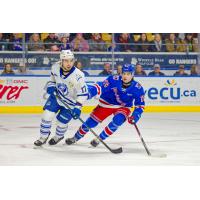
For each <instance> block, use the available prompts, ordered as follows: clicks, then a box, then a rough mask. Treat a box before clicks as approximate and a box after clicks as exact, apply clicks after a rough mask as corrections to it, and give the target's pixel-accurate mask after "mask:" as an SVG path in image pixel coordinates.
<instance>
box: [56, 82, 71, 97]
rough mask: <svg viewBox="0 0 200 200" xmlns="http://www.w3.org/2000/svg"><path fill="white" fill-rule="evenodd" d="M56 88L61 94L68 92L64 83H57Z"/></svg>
mask: <svg viewBox="0 0 200 200" xmlns="http://www.w3.org/2000/svg"><path fill="white" fill-rule="evenodd" d="M57 87H58V90H59V91H60V92H61V93H62V94H63V95H67V94H68V93H69V91H68V88H67V86H66V85H65V84H64V83H58V85H57Z"/></svg>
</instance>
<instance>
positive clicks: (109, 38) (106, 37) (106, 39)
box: [101, 33, 114, 48]
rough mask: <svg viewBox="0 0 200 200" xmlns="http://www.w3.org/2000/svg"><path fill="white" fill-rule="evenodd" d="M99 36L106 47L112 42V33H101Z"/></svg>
mask: <svg viewBox="0 0 200 200" xmlns="http://www.w3.org/2000/svg"><path fill="white" fill-rule="evenodd" d="M101 38H102V40H103V41H104V42H105V43H106V45H107V48H109V47H110V44H111V43H112V33H101ZM113 42H114V41H113Z"/></svg>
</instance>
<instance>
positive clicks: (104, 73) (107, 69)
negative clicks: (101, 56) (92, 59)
mask: <svg viewBox="0 0 200 200" xmlns="http://www.w3.org/2000/svg"><path fill="white" fill-rule="evenodd" d="M111 74H112V70H111V66H110V64H109V63H105V64H104V70H103V71H102V72H100V73H99V75H100V76H108V75H111Z"/></svg>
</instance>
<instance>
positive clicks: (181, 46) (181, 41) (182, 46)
mask: <svg viewBox="0 0 200 200" xmlns="http://www.w3.org/2000/svg"><path fill="white" fill-rule="evenodd" d="M186 51H187V44H186V41H185V34H184V33H180V34H179V35H178V41H177V52H186Z"/></svg>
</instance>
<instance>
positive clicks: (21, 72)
mask: <svg viewBox="0 0 200 200" xmlns="http://www.w3.org/2000/svg"><path fill="white" fill-rule="evenodd" d="M17 74H19V75H33V72H32V71H30V70H29V69H28V68H27V67H25V66H19V69H18V73H17Z"/></svg>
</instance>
